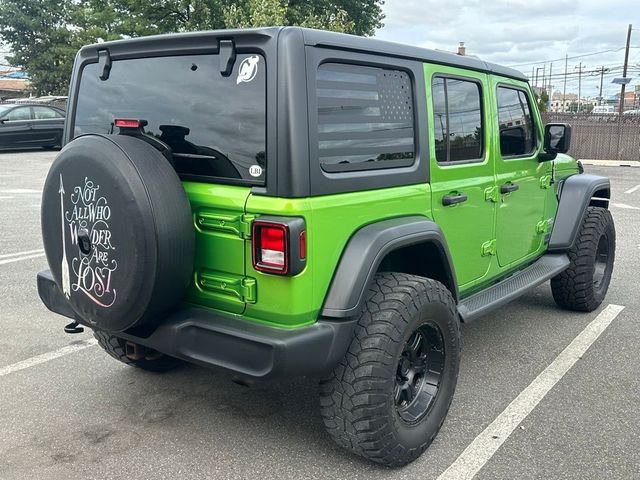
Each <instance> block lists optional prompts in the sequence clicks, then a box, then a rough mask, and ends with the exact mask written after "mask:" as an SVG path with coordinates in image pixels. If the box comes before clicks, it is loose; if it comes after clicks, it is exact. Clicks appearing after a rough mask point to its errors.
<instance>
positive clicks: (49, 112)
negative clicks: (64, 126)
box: [32, 107, 62, 120]
mask: <svg viewBox="0 0 640 480" xmlns="http://www.w3.org/2000/svg"><path fill="white" fill-rule="evenodd" d="M32 108H33V118H34V119H36V120H44V119H47V118H61V117H62V115H60V114H59V113H58V112H56V111H55V110H53V109H52V108H47V107H32Z"/></svg>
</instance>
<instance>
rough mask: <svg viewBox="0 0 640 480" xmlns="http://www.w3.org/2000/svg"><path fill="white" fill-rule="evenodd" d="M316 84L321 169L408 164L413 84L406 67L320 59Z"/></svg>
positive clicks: (412, 143)
mask: <svg viewBox="0 0 640 480" xmlns="http://www.w3.org/2000/svg"><path fill="white" fill-rule="evenodd" d="M316 86H317V90H316V91H317V102H318V156H319V161H320V165H321V166H322V169H323V170H325V171H328V172H339V171H347V170H365V169H370V168H387V167H399V166H408V165H412V164H413V162H414V159H415V140H414V110H413V87H412V84H411V79H410V77H409V75H408V74H407V73H406V72H403V71H400V70H392V69H385V68H377V67H368V66H363V65H347V64H338V63H324V64H322V65H320V67H319V68H318V75H317V83H316Z"/></svg>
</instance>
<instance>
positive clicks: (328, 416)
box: [320, 273, 460, 466]
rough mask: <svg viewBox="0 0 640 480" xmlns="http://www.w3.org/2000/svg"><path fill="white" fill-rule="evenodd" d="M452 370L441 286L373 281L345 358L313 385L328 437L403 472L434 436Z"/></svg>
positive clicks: (454, 343) (450, 316)
mask: <svg viewBox="0 0 640 480" xmlns="http://www.w3.org/2000/svg"><path fill="white" fill-rule="evenodd" d="M459 364H460V327H459V321H458V315H457V313H456V306H455V302H454V300H453V298H452V296H451V293H450V292H449V291H448V290H447V289H446V288H445V286H444V285H442V284H441V283H439V282H437V281H435V280H430V279H426V278H422V277H417V276H414V275H406V274H400V273H381V274H378V275H377V276H376V277H375V279H374V281H373V282H372V284H371V286H370V288H369V294H368V299H367V302H366V305H365V308H364V309H363V312H362V314H361V315H360V318H359V321H358V325H357V327H356V332H355V336H354V339H353V341H352V342H351V345H350V347H349V349H348V351H347V353H346V355H345V357H344V358H343V359H342V361H341V362H340V363H339V364H338V365H337V366H336V368H335V369H334V370H333V372H332V373H331V375H329V376H328V377H327V378H325V379H323V380H322V382H321V384H320V402H321V413H322V417H323V420H324V423H325V426H326V428H327V431H328V432H329V434H330V435H331V436H332V437H333V439H334V440H335V441H336V442H337V443H338V444H339V445H341V446H343V447H345V448H347V449H349V450H351V451H352V452H354V453H356V454H358V455H361V456H363V457H365V458H367V459H369V460H372V461H374V462H376V463H380V464H383V465H386V466H402V465H406V464H407V463H409V462H411V461H413V460H415V459H416V458H418V457H419V456H420V454H422V452H424V451H425V450H426V449H427V447H428V446H429V445H430V444H431V442H432V441H433V439H434V437H435V436H436V434H437V433H438V431H439V430H440V426H441V425H442V423H443V421H444V419H445V417H446V415H447V412H448V410H449V405H450V404H451V400H452V398H453V393H454V391H455V386H456V382H457V378H458V369H459Z"/></svg>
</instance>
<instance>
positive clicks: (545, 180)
mask: <svg viewBox="0 0 640 480" xmlns="http://www.w3.org/2000/svg"><path fill="white" fill-rule="evenodd" d="M550 186H551V175H543V176H542V177H540V188H549V187H550Z"/></svg>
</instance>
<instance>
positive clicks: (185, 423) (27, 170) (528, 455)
mask: <svg viewBox="0 0 640 480" xmlns="http://www.w3.org/2000/svg"><path fill="white" fill-rule="evenodd" d="M55 155H56V152H41V151H33V152H19V153H1V154H0V229H1V232H2V235H0V300H1V304H0V327H1V329H2V333H1V334H0V425H1V427H0V479H3V480H9V479H45V478H46V479H49V478H54V479H69V478H84V479H92V478H96V479H107V478H122V477H126V478H131V479H150V478H157V479H160V478H176V479H191V478H193V479H196V478H220V479H235V478H238V479H245V478H264V479H278V480H283V479H304V478H331V479H341V478H344V479H359V478H362V479H364V478H366V479H369V478H375V479H378V478H380V479H383V478H384V479H396V478H397V479H400V478H406V479H435V478H438V477H439V476H440V475H441V474H442V473H443V472H445V470H447V468H449V467H450V466H451V465H452V464H454V465H460V464H461V462H462V463H464V461H465V459H466V460H469V456H468V454H464V453H463V452H464V451H465V449H466V448H467V447H468V446H469V445H470V444H472V442H473V441H474V439H476V438H477V437H478V436H479V435H480V436H482V432H483V431H485V429H486V428H487V427H488V426H489V425H490V424H492V422H494V420H495V419H497V418H498V419H499V418H503V416H501V413H502V412H503V411H504V410H505V409H506V408H507V407H508V406H509V405H510V404H511V402H512V401H513V400H514V399H515V398H516V397H518V395H520V394H521V392H523V391H526V392H529V390H527V388H528V387H529V385H531V384H532V382H534V381H536V379H537V378H539V376H540V375H541V372H543V371H544V370H545V368H547V367H548V366H549V365H555V364H556V363H557V358H558V357H559V355H560V354H561V352H563V350H564V349H565V348H566V347H567V346H568V345H570V344H572V341H574V339H576V337H578V336H579V335H581V332H583V331H584V330H585V328H586V327H587V326H588V325H590V324H591V322H592V321H594V319H596V320H597V319H598V318H599V317H598V315H599V314H600V313H601V312H602V310H603V309H605V308H606V305H607V304H612V305H618V306H623V307H624V309H622V310H621V311H620V313H619V314H618V315H617V316H615V318H613V320H612V321H611V323H610V324H607V325H605V326H606V328H605V329H604V331H603V332H602V334H601V335H600V336H599V337H598V338H597V339H595V341H593V343H592V344H589V345H587V346H588V349H587V350H586V352H585V353H584V354H581V355H580V358H579V359H578V360H577V361H576V362H575V364H572V365H571V366H570V368H569V369H568V371H566V374H564V375H561V376H560V378H558V379H557V383H555V385H553V386H552V388H550V390H549V392H548V393H547V394H546V396H543V398H542V399H541V400H540V401H539V403H538V402H536V403H535V404H534V405H532V409H531V411H530V413H528V415H524V419H523V420H522V422H521V423H519V424H518V426H517V427H516V428H515V429H514V430H513V431H512V432H510V431H509V432H507V434H506V435H505V436H504V438H500V435H493V436H490V437H489V438H490V439H492V438H493V439H494V440H496V441H497V442H499V443H498V444H497V445H498V446H499V448H497V449H495V453H493V454H492V455H488V456H486V458H484V460H483V461H482V463H481V465H480V466H481V468H480V470H479V471H478V473H477V475H476V477H475V478H478V479H514V478H518V479H520V478H527V479H528V478H545V479H546V478H563V479H587V478H589V479H590V478H593V479H604V478H606V479H633V478H640V453H639V452H640V428H639V426H640V408H639V402H640V400H639V396H638V392H639V391H640V375H639V373H638V372H639V371H640V369H639V367H640V342H639V338H640V334H639V333H638V330H639V327H640V298H639V295H638V293H639V291H640V289H639V287H638V272H639V271H640V188H637V189H636V188H634V187H636V186H637V185H639V184H640V168H632V167H600V166H587V167H586V168H587V171H588V172H590V173H596V174H602V175H607V176H609V177H611V181H612V186H613V195H612V197H613V198H612V205H611V211H612V213H613V216H614V218H615V221H616V227H617V244H618V248H617V253H616V256H617V258H616V264H615V270H614V275H613V280H612V285H611V288H610V290H609V294H608V297H607V299H606V301H605V304H603V306H602V308H601V309H600V310H599V311H597V312H593V313H590V314H578V313H570V312H564V311H561V310H559V309H557V308H556V306H555V304H554V302H553V299H552V297H551V292H550V289H549V286H548V285H546V284H545V285H543V286H541V287H539V288H537V289H536V290H535V291H533V292H531V293H529V294H528V295H526V296H524V297H523V298H521V299H520V300H518V301H516V302H515V303H512V304H511V305H508V306H506V307H504V308H502V309H500V310H499V311H497V312H496V313H494V314H492V315H490V316H489V317H487V318H484V319H482V320H479V321H477V322H475V323H472V324H470V325H468V326H465V328H464V342H465V343H464V344H465V349H464V355H463V361H462V367H461V372H460V379H459V382H458V388H457V392H456V396H455V398H454V401H453V405H452V408H451V411H450V413H449V416H448V418H447V420H446V421H445V423H444V426H443V428H442V430H441V432H440V434H439V435H438V437H437V438H436V440H435V441H434V443H433V445H432V446H431V448H430V449H429V450H428V451H427V452H426V453H425V454H424V455H423V456H422V457H421V458H420V459H419V460H418V461H416V462H414V463H413V464H411V465H409V466H408V467H405V468H403V469H398V470H390V469H384V468H380V467H377V466H375V465H372V464H369V463H367V462H365V461H363V460H360V459H358V458H357V457H354V456H352V455H350V454H348V453H346V452H344V451H342V450H341V449H340V448H338V447H337V446H334V444H333V443H332V441H331V440H330V438H329V437H328V435H326V434H325V432H324V428H323V426H322V421H321V419H320V416H319V413H318V408H317V396H316V382H315V381H314V380H312V379H300V380H296V381H289V382H280V383H276V384H268V385H257V386H254V387H251V388H248V387H243V386H240V385H238V384H235V383H233V382H232V381H231V376H230V375H228V374H226V373H221V372H215V371H209V370H205V369H202V368H198V367H194V366H185V367H182V368H180V369H178V370H176V371H173V372H171V373H168V374H162V375H159V374H151V373H148V372H143V371H139V370H136V369H133V368H130V367H127V366H125V365H123V364H120V363H118V362H116V361H115V360H113V359H111V358H110V357H108V356H107V355H106V354H105V353H104V352H103V351H102V350H101V349H100V348H99V347H97V346H96V345H94V344H93V343H92V342H91V339H92V336H91V334H90V333H89V332H85V333H83V334H80V335H76V336H69V335H66V334H64V333H63V331H62V327H63V326H64V324H65V319H63V318H62V317H59V316H57V315H54V314H52V313H50V312H49V311H48V310H46V308H45V307H44V306H43V305H42V304H41V303H40V301H39V298H38V295H37V292H36V286H35V275H36V272H37V271H38V270H41V269H43V268H45V267H46V260H45V258H44V256H43V254H42V252H41V250H42V240H41V237H40V191H41V188H42V185H43V182H44V179H45V176H46V172H47V170H48V167H49V165H50V163H51V161H52V159H53V158H54V156H55ZM618 310H619V309H618ZM605 314H606V312H605ZM69 345H72V347H71V348H66V349H64V348H65V347H67V346H69ZM61 349H63V350H61ZM494 437H497V438H494ZM479 438H480V437H479ZM490 441H491V440H489V442H490ZM461 454H463V456H462V457H461V458H462V460H458V461H457V459H458V458H459V457H460V456H461ZM465 455H466V456H465ZM456 461H457V463H454V462H456ZM455 471H456V470H449V474H451V472H454V473H455ZM450 478H455V476H454V477H450Z"/></svg>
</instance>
